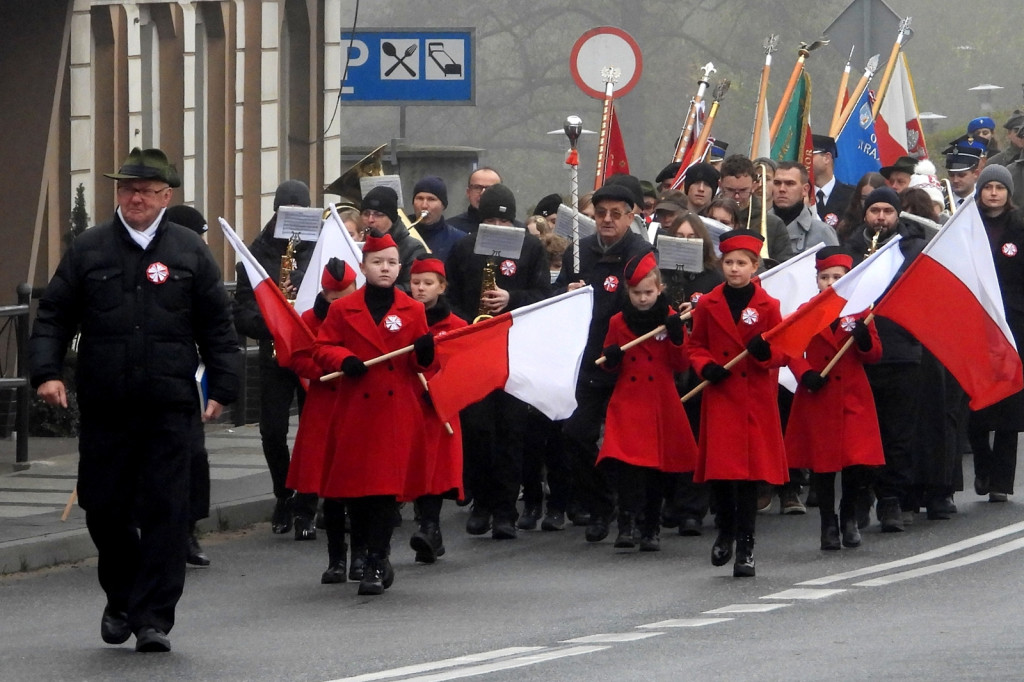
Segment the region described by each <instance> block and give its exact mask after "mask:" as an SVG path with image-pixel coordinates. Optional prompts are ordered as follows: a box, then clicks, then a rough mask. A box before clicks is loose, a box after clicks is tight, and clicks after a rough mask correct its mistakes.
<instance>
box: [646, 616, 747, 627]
mask: <svg viewBox="0 0 1024 682" xmlns="http://www.w3.org/2000/svg"><path fill="white" fill-rule="evenodd" d="M730 620H733V619H732V618H673V619H671V620H662V621H659V622H657V623H648V624H647V625H637V627H638V628H651V629H661V628H699V627H704V626H705V625H714V624H715V623H725V622H727V621H730Z"/></svg>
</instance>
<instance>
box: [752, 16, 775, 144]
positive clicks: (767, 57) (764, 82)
mask: <svg viewBox="0 0 1024 682" xmlns="http://www.w3.org/2000/svg"><path fill="white" fill-rule="evenodd" d="M778 46H779V37H778V36H777V35H775V34H774V33H772V34H770V35H769V36H768V37H767V38H765V39H764V66H762V67H761V87H760V89H759V90H758V93H757V111H755V112H754V135H753V137H752V138H751V142H750V157H751V158H754V155H755V154H756V153H757V149H758V145H760V143H761V125H762V124H763V122H764V103H765V100H766V99H767V98H768V74H770V73H771V71H772V52H775V50H776V49H778Z"/></svg>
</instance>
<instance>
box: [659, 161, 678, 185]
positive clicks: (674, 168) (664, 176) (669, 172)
mask: <svg viewBox="0 0 1024 682" xmlns="http://www.w3.org/2000/svg"><path fill="white" fill-rule="evenodd" d="M682 165H683V164H681V163H679V162H678V161H673V162H672V163H670V164H669V165H667V166H665V167H664V168H662V169H661V172H660V173H658V177H656V178H654V182H655V183H657V184H659V185H660V184H661V183H663V182H665V181H666V180H671V179H673V178H674V177H676V173H678V172H679V167H680V166H682Z"/></svg>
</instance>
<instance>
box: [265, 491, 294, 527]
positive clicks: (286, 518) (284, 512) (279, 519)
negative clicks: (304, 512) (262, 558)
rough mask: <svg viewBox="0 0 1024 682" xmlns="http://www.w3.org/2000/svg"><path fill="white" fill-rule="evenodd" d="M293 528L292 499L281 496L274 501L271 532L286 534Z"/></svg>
mask: <svg viewBox="0 0 1024 682" xmlns="http://www.w3.org/2000/svg"><path fill="white" fill-rule="evenodd" d="M291 529H292V501H291V499H290V498H288V497H279V498H277V502H275V503H274V513H273V515H272V516H271V517H270V532H272V533H273V534H274V535H284V534H285V533H287V532H288V531H290V530H291Z"/></svg>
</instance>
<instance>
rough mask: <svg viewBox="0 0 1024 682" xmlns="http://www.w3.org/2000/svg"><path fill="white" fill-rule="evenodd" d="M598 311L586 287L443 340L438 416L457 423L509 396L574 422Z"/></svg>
mask: <svg viewBox="0 0 1024 682" xmlns="http://www.w3.org/2000/svg"><path fill="white" fill-rule="evenodd" d="M593 307H594V290H593V288H592V287H589V286H586V287H582V288H580V289H576V290H575V291H569V292H567V293H564V294H562V295H561V296H555V297H553V298H549V299H546V300H543V301H539V302H537V303H534V304H532V305H528V306H523V307H522V308H517V309H515V310H513V311H511V312H507V313H503V314H501V315H498V316H496V317H492V318H491V319H489V320H484V321H482V322H478V323H477V324H472V325H469V326H468V327H463V328H462V329H457V330H455V331H453V332H449V333H447V334H444V335H439V336H437V337H436V338H435V343H436V345H435V357H436V359H437V361H438V363H439V364H440V366H441V369H440V370H439V371H438V372H437V374H435V375H434V376H433V377H432V378H431V379H430V382H429V390H430V397H431V399H432V401H433V403H434V407H435V409H436V410H437V413H438V415H440V417H441V419H443V420H450V419H453V418H454V417H455V416H457V414H458V412H459V410H461V409H462V408H464V407H466V406H467V405H471V404H473V403H475V402H477V401H479V400H481V399H483V398H484V397H485V396H487V394H488V393H490V392H491V391H494V390H496V389H502V390H504V391H505V392H506V393H508V394H510V395H513V396H515V397H516V398H519V399H520V400H522V401H524V402H526V403H529V404H530V405H533V406H534V407H536V408H537V409H538V410H540V411H541V412H543V413H544V414H546V415H547V416H548V417H549V418H550V419H553V420H558V419H566V418H568V417H569V415H571V414H572V413H573V411H574V410H575V409H576V379H577V377H578V376H579V370H580V362H581V361H582V360H583V349H584V348H585V347H586V345H587V334H588V332H589V330H590V318H591V315H592V311H593Z"/></svg>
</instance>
